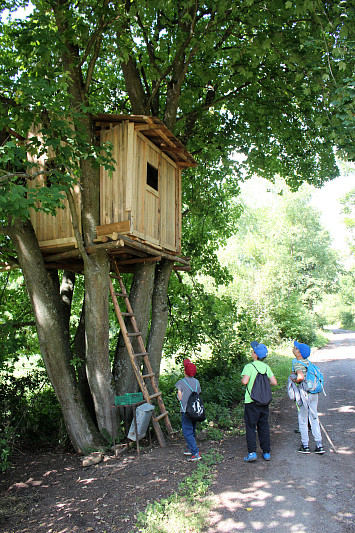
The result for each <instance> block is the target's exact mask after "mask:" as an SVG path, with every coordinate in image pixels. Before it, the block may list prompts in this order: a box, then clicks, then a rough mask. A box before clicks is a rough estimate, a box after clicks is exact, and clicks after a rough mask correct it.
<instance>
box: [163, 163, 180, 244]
mask: <svg viewBox="0 0 355 533" xmlns="http://www.w3.org/2000/svg"><path fill="white" fill-rule="evenodd" d="M160 168H161V175H162V180H161V189H160V193H161V195H160V198H161V205H160V211H161V244H162V246H164V248H167V249H169V250H176V218H175V208H176V178H177V175H176V171H177V168H176V165H175V164H173V163H172V162H171V161H170V160H169V159H168V158H167V157H166V156H165V155H164V154H162V157H161V166H160Z"/></svg>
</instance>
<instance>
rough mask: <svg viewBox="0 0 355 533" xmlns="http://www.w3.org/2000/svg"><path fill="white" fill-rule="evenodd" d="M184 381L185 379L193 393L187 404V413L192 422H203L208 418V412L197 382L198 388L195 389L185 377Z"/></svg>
mask: <svg viewBox="0 0 355 533" xmlns="http://www.w3.org/2000/svg"><path fill="white" fill-rule="evenodd" d="M183 381H185V383H186V385H187V386H188V387H189V389H191V394H190V396H189V399H188V400H187V404H186V409H185V414H186V416H188V417H189V419H190V420H191V421H192V422H203V421H204V420H205V418H206V412H205V408H204V406H203V403H202V400H201V397H200V395H199V393H198V392H197V382H196V390H195V391H194V390H193V389H192V388H191V387H190V385H189V384H188V383H187V381H186V380H185V379H183Z"/></svg>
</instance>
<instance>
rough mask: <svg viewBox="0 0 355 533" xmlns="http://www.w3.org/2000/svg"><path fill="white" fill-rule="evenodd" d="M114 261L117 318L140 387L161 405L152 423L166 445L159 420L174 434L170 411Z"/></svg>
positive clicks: (145, 397) (145, 395)
mask: <svg viewBox="0 0 355 533" xmlns="http://www.w3.org/2000/svg"><path fill="white" fill-rule="evenodd" d="M112 263H113V265H114V269H115V274H110V293H111V298H112V302H113V305H114V308H115V312H116V315H117V318H118V321H119V324H120V328H121V333H122V335H123V339H124V342H125V345H126V348H127V351H128V355H129V358H130V360H131V363H132V366H133V370H134V373H135V376H136V378H137V381H138V384H139V387H140V389H141V391H142V393H143V398H144V400H145V401H146V402H147V403H150V404H151V403H152V400H155V399H156V400H157V404H158V407H159V410H160V414H159V415H158V416H157V415H156V414H155V412H154V411H153V414H152V423H153V427H154V430H155V433H156V435H157V438H158V441H159V444H160V446H166V443H165V439H164V435H163V432H162V430H161V427H160V424H159V422H160V420H164V423H165V426H166V428H167V430H168V434H169V436H170V435H172V433H173V428H172V426H171V423H170V420H169V416H168V411H167V410H166V409H165V406H164V402H163V399H162V394H161V392H160V390H159V387H158V384H157V379H156V376H155V373H154V372H153V369H152V366H151V364H150V361H149V354H148V353H147V352H146V349H145V346H144V342H143V338H142V333H141V332H140V331H139V329H138V326H137V322H136V319H135V316H134V312H133V309H132V306H131V304H130V301H129V298H128V294H127V291H126V288H125V286H124V284H123V281H122V278H121V275H120V272H119V269H118V266H117V263H116V261H115V260H112ZM112 278H114V279H117V280H118V283H119V285H120V289H121V292H120V293H117V292H115V290H114V287H113V284H112ZM117 298H123V299H124V302H125V304H126V308H127V312H122V311H121V309H120V306H119V304H118V300H117ZM124 317H129V319H130V321H131V324H132V329H133V332H132V333H130V332H128V331H127V328H126V324H125V320H124ZM131 338H134V339H136V340H137V342H138V346H139V353H134V349H133V345H132V342H131ZM142 361H143V362H144V367H145V370H146V373H145V374H142V372H141V366H142V365H141V363H142ZM146 380H149V381H150V384H151V387H152V390H153V394H149V391H148V388H147V385H146ZM149 381H148V383H149Z"/></svg>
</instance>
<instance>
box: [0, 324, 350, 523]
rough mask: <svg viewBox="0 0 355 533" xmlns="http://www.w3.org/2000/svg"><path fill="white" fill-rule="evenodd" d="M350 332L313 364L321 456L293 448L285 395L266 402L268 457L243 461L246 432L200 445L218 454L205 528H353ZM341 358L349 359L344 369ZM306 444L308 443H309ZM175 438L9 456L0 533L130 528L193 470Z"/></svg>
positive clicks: (0, 486)
mask: <svg viewBox="0 0 355 533" xmlns="http://www.w3.org/2000/svg"><path fill="white" fill-rule="evenodd" d="M354 345H355V334H351V335H344V334H342V332H339V337H336V338H335V340H334V341H332V343H331V344H330V345H328V347H327V348H326V349H322V350H319V351H318V352H317V357H316V358H314V357H313V356H312V360H313V361H314V362H316V363H317V364H319V366H320V367H321V369H322V371H323V372H324V374H325V375H326V383H327V397H326V398H324V399H321V400H320V408H319V413H320V420H321V421H323V424H324V429H325V431H327V433H328V436H329V437H330V438H331V440H332V443H333V445H334V446H335V450H336V453H335V451H334V449H333V448H332V446H331V444H330V442H329V441H328V439H326V438H325V435H324V441H323V443H324V447H325V449H326V454H325V455H324V456H317V455H315V454H311V455H310V456H304V455H302V454H298V453H297V452H296V450H297V447H298V445H299V435H297V434H295V433H294V429H295V427H297V421H296V414H295V411H294V410H293V406H292V403H290V400H288V398H281V399H280V400H278V401H277V402H276V404H275V405H274V406H273V407H272V413H271V427H272V447H273V449H272V460H271V461H270V462H269V463H266V462H265V461H262V459H260V457H259V459H258V461H257V462H256V463H254V464H245V463H243V460H242V459H243V456H244V454H245V451H246V450H245V438H244V437H243V436H240V437H233V438H229V439H226V440H225V441H223V442H221V443H213V442H211V441H204V442H200V450H201V453H202V454H203V453H204V452H207V451H208V450H210V449H211V448H218V450H219V453H221V454H222V456H223V460H222V461H221V463H220V464H219V465H218V467H217V472H216V476H215V481H214V484H213V486H212V490H211V495H210V498H211V501H212V509H211V516H210V526H209V529H208V533H222V532H226V533H232V532H234V531H244V533H250V532H254V531H255V532H256V531H261V530H263V531H268V530H270V531H273V533H278V532H279V533H284V532H293V533H308V532H312V533H320V532H323V531H327V533H339V532H344V533H345V532H349V533H350V532H352V531H355V519H354V514H353V497H354V481H355V480H354V447H353V445H354V438H353V437H354V412H355V407H354V394H353V390H354V377H353V376H354V374H355V372H354V370H355V368H354V358H353V355H352V354H353V351H354ZM349 364H351V372H350V367H349ZM312 445H313V442H312V441H311V446H312ZM183 451H184V443H183V440H182V438H181V437H176V438H175V439H174V441H173V442H172V443H170V444H169V446H168V447H166V448H161V447H159V446H158V445H153V446H152V447H149V446H148V441H147V444H146V447H145V448H143V449H142V450H141V455H140V457H139V458H138V457H137V452H136V451H135V450H134V449H132V450H131V451H126V452H125V453H123V454H122V455H120V456H118V457H115V456H114V455H107V456H105V457H104V459H103V461H102V462H100V463H99V464H97V465H93V466H89V467H83V465H82V458H81V457H79V456H77V455H74V454H69V453H66V454H64V453H59V452H58V453H56V452H47V453H42V452H39V451H36V450H33V451H31V452H26V453H21V451H19V452H18V453H17V455H16V456H15V457H14V460H13V466H12V468H11V469H9V470H8V471H6V472H5V473H3V474H2V475H1V480H0V532H2V533H5V532H6V533H32V532H43V533H44V532H46V533H59V532H60V533H74V532H76V533H78V532H80V533H82V532H83V533H84V532H90V531H92V532H95V533H112V532H116V533H117V532H118V533H131V532H132V533H133V532H135V531H138V528H137V527H135V524H136V517H137V514H138V513H139V512H140V511H143V510H144V509H145V508H146V505H147V504H148V503H149V502H152V501H154V500H159V499H161V498H163V497H166V496H168V495H170V494H171V493H173V492H174V491H175V490H176V489H177V486H178V484H179V482H180V481H181V480H182V479H183V478H184V477H185V476H186V475H188V474H189V472H191V470H192V469H194V468H196V463H194V464H191V463H189V462H187V461H186V457H185V456H184V455H183Z"/></svg>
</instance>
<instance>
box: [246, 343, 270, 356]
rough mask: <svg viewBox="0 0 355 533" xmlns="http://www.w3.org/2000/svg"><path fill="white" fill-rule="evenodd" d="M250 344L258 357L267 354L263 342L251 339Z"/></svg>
mask: <svg viewBox="0 0 355 533" xmlns="http://www.w3.org/2000/svg"><path fill="white" fill-rule="evenodd" d="M250 346H251V347H252V348H253V350H254V352H255V353H256V355H257V356H258V359H264V357H266V356H267V348H266V346H265V344H259V343H258V342H257V341H253V342H251V343H250Z"/></svg>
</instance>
